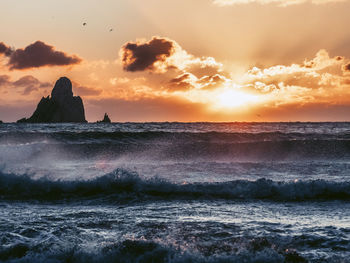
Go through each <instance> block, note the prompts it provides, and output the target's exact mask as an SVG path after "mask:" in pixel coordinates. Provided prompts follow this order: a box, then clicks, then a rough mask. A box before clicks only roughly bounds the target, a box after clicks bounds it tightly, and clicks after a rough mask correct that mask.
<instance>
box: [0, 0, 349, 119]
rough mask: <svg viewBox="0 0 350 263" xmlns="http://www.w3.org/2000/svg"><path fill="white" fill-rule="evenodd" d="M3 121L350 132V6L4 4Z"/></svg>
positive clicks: (126, 1) (307, 0)
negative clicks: (57, 110)
mask: <svg viewBox="0 0 350 263" xmlns="http://www.w3.org/2000/svg"><path fill="white" fill-rule="evenodd" d="M1 11H2V12H1V16H0V120H3V121H6V122H14V121H16V120H18V119H20V118H23V117H30V116H31V114H32V113H33V111H34V110H35V108H36V106H37V103H38V102H39V100H40V99H41V97H43V96H45V97H46V96H48V95H50V93H51V90H52V88H53V86H54V84H55V82H56V80H57V79H58V78H59V77H62V76H66V77H68V78H70V79H71V81H72V83H73V92H74V95H76V96H81V97H82V99H83V101H84V106H85V114H86V119H87V120H88V121H90V122H94V121H96V120H100V119H102V118H103V115H104V113H105V112H107V113H108V114H109V116H110V118H111V119H112V121H115V122H128V121H130V122H144V121H182V122H190V121H211V122H232V121H350V31H349V30H348V24H349V12H350V0H283V1H282V0H176V1H173V0H147V1H145V0H118V1H116V0H74V1H72V0H1Z"/></svg>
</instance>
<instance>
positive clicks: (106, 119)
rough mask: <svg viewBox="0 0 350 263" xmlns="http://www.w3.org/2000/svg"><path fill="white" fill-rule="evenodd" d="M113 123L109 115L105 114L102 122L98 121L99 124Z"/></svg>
mask: <svg viewBox="0 0 350 263" xmlns="http://www.w3.org/2000/svg"><path fill="white" fill-rule="evenodd" d="M102 122H103V123H111V119H110V118H109V117H108V114H107V113H105V116H104V117H103V120H102V121H97V123H102Z"/></svg>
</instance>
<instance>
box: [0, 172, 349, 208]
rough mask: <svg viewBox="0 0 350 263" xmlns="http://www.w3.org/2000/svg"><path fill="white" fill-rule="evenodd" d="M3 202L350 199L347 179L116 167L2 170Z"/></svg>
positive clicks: (0, 189)
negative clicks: (228, 177)
mask: <svg viewBox="0 0 350 263" xmlns="http://www.w3.org/2000/svg"><path fill="white" fill-rule="evenodd" d="M0 197H1V199H3V200H48V201H49V200H73V199H91V200H92V199H101V198H102V199H105V200H110V201H143V200H157V199H158V200H166V199H171V200H172V199H174V200H175V199H227V200H254V199H258V200H273V201H307V200H350V182H331V181H325V180H308V181H294V182H276V181H272V180H268V179H259V180H256V181H248V180H235V181H229V182H220V183H191V184H176V183H171V182H169V181H166V180H163V179H160V178H151V179H142V178H141V177H140V176H139V175H138V174H137V173H135V172H132V171H128V170H124V169H116V170H115V171H113V172H111V173H108V174H106V175H103V176H101V177H97V178H95V179H91V180H74V181H61V180H59V181H53V180H49V179H47V178H40V179H33V178H32V177H31V176H29V175H15V174H8V173H3V172H0Z"/></svg>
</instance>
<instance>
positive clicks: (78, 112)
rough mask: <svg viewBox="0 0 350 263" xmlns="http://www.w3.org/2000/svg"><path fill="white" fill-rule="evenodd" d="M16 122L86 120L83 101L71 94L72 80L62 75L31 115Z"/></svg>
mask: <svg viewBox="0 0 350 263" xmlns="http://www.w3.org/2000/svg"><path fill="white" fill-rule="evenodd" d="M17 122H28V123H57V122H82V123H84V122H86V120H85V111H84V105H83V101H82V99H81V98H80V97H79V96H73V91H72V82H71V81H70V80H69V79H68V78H66V77H62V78H60V79H59V80H57V81H56V84H55V86H54V88H53V90H52V92H51V97H50V96H47V97H46V98H45V97H43V98H42V99H41V100H40V102H39V104H38V106H37V108H36V110H35V111H34V113H33V115H32V116H31V117H30V118H28V119H26V118H23V119H20V120H18V121H17Z"/></svg>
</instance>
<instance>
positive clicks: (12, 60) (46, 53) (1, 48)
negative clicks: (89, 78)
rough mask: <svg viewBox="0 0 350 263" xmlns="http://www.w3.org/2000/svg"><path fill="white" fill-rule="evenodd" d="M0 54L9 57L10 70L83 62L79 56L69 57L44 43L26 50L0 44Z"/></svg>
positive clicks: (33, 45)
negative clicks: (13, 48)
mask: <svg viewBox="0 0 350 263" xmlns="http://www.w3.org/2000/svg"><path fill="white" fill-rule="evenodd" d="M0 53H2V54H5V55H6V56H8V57H9V62H8V66H9V68H10V70H14V69H29V68H39V67H43V66H68V65H74V64H78V63H80V62H81V59H80V58H79V57H77V56H69V55H67V54H66V53H64V52H62V51H56V50H55V49H54V47H53V46H50V45H47V44H45V43H44V42H42V41H36V42H35V43H33V44H30V45H29V46H27V47H25V48H24V49H15V50H12V49H11V48H9V47H8V46H6V45H5V44H4V43H0Z"/></svg>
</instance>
